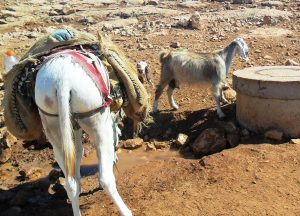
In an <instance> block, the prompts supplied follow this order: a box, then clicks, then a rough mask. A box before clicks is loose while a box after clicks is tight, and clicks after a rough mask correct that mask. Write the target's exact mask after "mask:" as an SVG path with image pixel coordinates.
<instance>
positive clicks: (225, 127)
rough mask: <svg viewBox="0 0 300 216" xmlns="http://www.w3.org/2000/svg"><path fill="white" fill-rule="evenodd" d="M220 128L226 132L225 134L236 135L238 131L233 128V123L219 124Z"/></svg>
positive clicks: (222, 122)
mask: <svg viewBox="0 0 300 216" xmlns="http://www.w3.org/2000/svg"><path fill="white" fill-rule="evenodd" d="M220 127H221V128H222V129H223V130H224V131H225V132H226V133H238V129H237V127H236V126H235V124H234V123H233V122H231V121H230V122H224V121H221V122H220Z"/></svg>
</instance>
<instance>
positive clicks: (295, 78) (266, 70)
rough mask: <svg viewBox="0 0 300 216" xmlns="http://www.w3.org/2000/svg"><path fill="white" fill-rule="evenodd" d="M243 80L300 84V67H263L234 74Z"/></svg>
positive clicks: (250, 68) (238, 71)
mask: <svg viewBox="0 0 300 216" xmlns="http://www.w3.org/2000/svg"><path fill="white" fill-rule="evenodd" d="M233 75H234V76H237V77H239V78H242V79H250V80H259V81H270V82H300V67H299V66H283V65H282V66H261V67H249V68H245V69H242V70H237V71H235V72H233Z"/></svg>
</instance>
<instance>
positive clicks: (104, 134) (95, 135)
mask: <svg viewBox="0 0 300 216" xmlns="http://www.w3.org/2000/svg"><path fill="white" fill-rule="evenodd" d="M98 64H100V67H101V68H102V69H103V70H105V69H104V68H103V65H101V63H98ZM103 80H104V81H105V84H107V83H108V78H107V77H104V78H103ZM107 85H108V84H107ZM108 86H109V85H108ZM35 101H36V104H37V106H38V108H39V112H40V116H41V120H42V124H43V127H44V131H45V134H46V136H47V138H48V139H49V141H50V143H51V144H52V146H53V150H54V156H55V159H56V160H57V162H58V164H59V166H60V167H61V169H62V171H63V172H64V174H65V178H66V185H65V189H66V191H67V194H68V197H69V199H70V200H71V202H72V208H73V214H74V215H75V216H79V215H81V213H80V209H79V194H80V160H81V157H82V152H83V147H82V142H81V135H82V129H83V130H84V131H85V132H87V133H88V134H89V136H90V138H91V142H92V143H93V144H94V146H95V148H96V151H97V156H98V159H99V173H100V177H99V181H100V183H101V185H102V187H103V188H104V189H105V191H106V192H108V194H109V195H110V197H111V198H112V200H113V202H114V203H115V204H116V206H117V208H118V209H119V211H120V213H121V215H126V216H129V215H132V213H131V211H130V210H129V209H128V207H127V206H126V205H125V203H124V202H123V200H122V198H121V197H120V195H119V193H118V191H117V188H116V181H115V177H114V174H113V164H114V160H115V152H114V144H115V143H114V142H117V141H118V140H117V135H116V127H115V124H114V121H113V119H112V116H111V112H110V108H109V106H103V105H104V104H105V100H103V92H101V91H100V90H99V88H98V87H97V86H96V84H95V81H94V80H93V79H92V78H91V76H89V75H88V74H87V73H86V71H85V68H84V66H83V65H81V64H80V63H78V62H76V61H75V60H74V58H73V56H69V55H68V54H64V55H53V56H50V57H49V58H48V59H47V60H46V62H45V63H44V64H43V65H42V67H41V68H40V70H39V71H38V73H37V77H36V83H35ZM102 106H103V107H102Z"/></svg>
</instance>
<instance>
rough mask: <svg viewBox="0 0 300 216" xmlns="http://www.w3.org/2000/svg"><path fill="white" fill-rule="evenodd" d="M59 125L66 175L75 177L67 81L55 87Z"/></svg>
mask: <svg viewBox="0 0 300 216" xmlns="http://www.w3.org/2000/svg"><path fill="white" fill-rule="evenodd" d="M57 98H58V116H59V127H60V131H61V143H62V150H63V154H64V161H65V169H66V175H68V176H71V177H74V178H75V161H76V160H75V159H76V152H75V145H74V141H73V127H72V122H71V109H70V103H69V101H70V88H69V86H68V83H62V84H61V85H59V86H58V88H57Z"/></svg>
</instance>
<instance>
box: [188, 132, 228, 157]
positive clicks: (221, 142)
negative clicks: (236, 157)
mask: <svg viewBox="0 0 300 216" xmlns="http://www.w3.org/2000/svg"><path fill="white" fill-rule="evenodd" d="M191 147H192V150H193V152H194V153H196V154H205V155H207V154H213V153H216V152H220V151H222V150H223V149H225V148H226V139H225V137H224V134H223V133H221V132H220V131H219V130H218V129H217V128H207V129H205V130H204V131H203V132H202V133H201V134H200V136H198V137H197V139H196V140H195V142H194V143H193V144H192V146H191Z"/></svg>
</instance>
